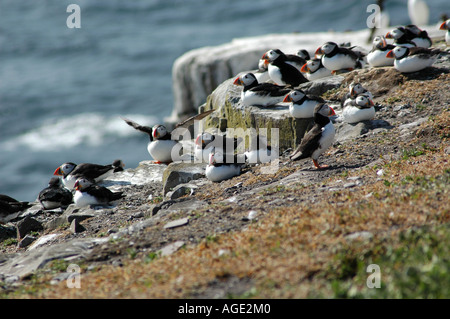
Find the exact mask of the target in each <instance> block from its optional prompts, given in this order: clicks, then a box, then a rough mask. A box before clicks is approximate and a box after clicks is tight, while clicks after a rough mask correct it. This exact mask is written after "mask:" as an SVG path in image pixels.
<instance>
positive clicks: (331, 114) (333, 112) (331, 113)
mask: <svg viewBox="0 0 450 319" xmlns="http://www.w3.org/2000/svg"><path fill="white" fill-rule="evenodd" d="M329 108H330V113H328V116H333V115H336V112H335V111H334V110H333V108H332V107H331V106H329Z"/></svg>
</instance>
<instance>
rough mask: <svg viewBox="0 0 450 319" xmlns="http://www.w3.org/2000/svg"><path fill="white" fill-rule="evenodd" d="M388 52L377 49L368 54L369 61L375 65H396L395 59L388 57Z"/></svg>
mask: <svg viewBox="0 0 450 319" xmlns="http://www.w3.org/2000/svg"><path fill="white" fill-rule="evenodd" d="M386 54H387V52H385V51H380V50H375V51H373V52H370V53H369V54H368V55H367V62H368V63H369V64H370V65H371V66H373V67H377V66H391V65H394V59H391V58H386Z"/></svg>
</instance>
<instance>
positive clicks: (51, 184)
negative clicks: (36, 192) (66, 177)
mask: <svg viewBox="0 0 450 319" xmlns="http://www.w3.org/2000/svg"><path fill="white" fill-rule="evenodd" d="M48 186H49V187H60V186H61V179H60V178H59V177H52V178H51V179H50V181H49V182H48Z"/></svg>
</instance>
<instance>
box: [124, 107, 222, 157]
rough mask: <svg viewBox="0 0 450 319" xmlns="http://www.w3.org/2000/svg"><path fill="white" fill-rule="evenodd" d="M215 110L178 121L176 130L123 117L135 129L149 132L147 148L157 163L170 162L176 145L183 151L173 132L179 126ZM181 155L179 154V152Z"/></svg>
mask: <svg viewBox="0 0 450 319" xmlns="http://www.w3.org/2000/svg"><path fill="white" fill-rule="evenodd" d="M212 112H214V110H209V111H206V112H203V113H200V114H197V115H194V116H192V117H190V118H188V119H186V120H185V121H183V122H180V123H178V124H177V125H176V126H175V128H174V130H173V131H171V132H169V131H168V130H167V128H166V127H165V126H164V125H155V126H153V127H149V126H144V125H140V124H138V123H136V122H134V121H132V120H129V119H126V118H122V120H124V121H125V123H127V124H128V125H129V126H131V127H133V128H134V129H136V130H138V131H141V132H143V133H146V134H148V136H149V137H150V142H149V143H148V144H147V150H148V152H149V154H150V155H151V156H152V157H153V159H154V160H155V162H154V163H155V164H161V163H170V162H172V161H173V160H174V159H173V158H172V150H173V148H174V147H176V146H179V150H178V152H180V151H181V149H182V146H181V145H180V144H179V142H178V141H176V140H173V139H172V134H173V132H174V131H175V130H176V129H177V128H181V127H188V126H190V125H192V124H193V123H194V121H196V120H198V121H199V120H201V119H203V118H204V117H206V116H208V115H209V114H211V113H212ZM178 155H179V154H178Z"/></svg>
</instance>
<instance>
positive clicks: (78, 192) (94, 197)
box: [73, 178, 125, 207]
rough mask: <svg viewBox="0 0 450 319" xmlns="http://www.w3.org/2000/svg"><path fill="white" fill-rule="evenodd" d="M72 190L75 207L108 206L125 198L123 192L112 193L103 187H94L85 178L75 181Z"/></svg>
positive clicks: (93, 184) (92, 183)
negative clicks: (73, 190)
mask: <svg viewBox="0 0 450 319" xmlns="http://www.w3.org/2000/svg"><path fill="white" fill-rule="evenodd" d="M74 188H75V194H74V196H73V202H74V203H75V206H77V207H84V206H88V205H100V206H103V205H109V204H110V203H111V202H114V201H117V200H119V199H121V198H123V197H125V195H124V194H123V192H112V191H110V190H109V189H108V188H106V187H104V186H100V185H96V184H95V183H94V181H92V180H89V179H87V178H79V179H77V181H76V182H75V185H74Z"/></svg>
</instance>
